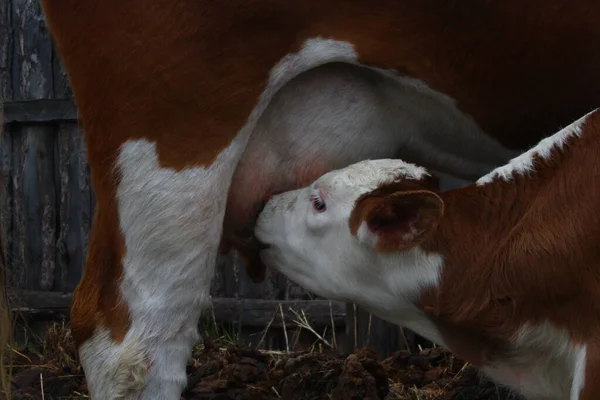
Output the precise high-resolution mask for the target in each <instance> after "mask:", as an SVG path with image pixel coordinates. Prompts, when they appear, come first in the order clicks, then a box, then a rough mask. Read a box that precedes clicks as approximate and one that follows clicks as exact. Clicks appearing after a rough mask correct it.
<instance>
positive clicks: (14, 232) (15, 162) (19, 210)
mask: <svg viewBox="0 0 600 400" xmlns="http://www.w3.org/2000/svg"><path fill="white" fill-rule="evenodd" d="M10 139H11V142H12V146H11V147H12V148H11V154H10V162H11V167H10V169H11V171H12V174H11V175H10V178H11V185H12V196H11V198H10V200H9V201H10V204H11V206H10V209H11V214H10V216H11V223H10V226H11V230H10V231H7V235H8V236H9V237H10V238H11V245H10V247H9V248H8V249H7V250H8V252H9V254H8V264H7V270H8V271H9V284H10V286H12V287H15V288H22V287H24V286H25V270H26V264H25V215H24V212H23V210H24V203H23V199H24V197H25V193H24V191H23V166H24V164H25V162H24V158H25V154H26V152H27V141H26V140H25V137H24V136H23V135H21V131H20V129H18V128H17V127H12V130H11V132H10Z"/></svg>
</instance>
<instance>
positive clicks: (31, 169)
mask: <svg viewBox="0 0 600 400" xmlns="http://www.w3.org/2000/svg"><path fill="white" fill-rule="evenodd" d="M21 135H23V136H24V138H25V143H26V150H25V151H26V153H25V157H24V165H23V176H22V177H23V197H22V199H21V201H22V202H23V212H24V216H25V218H24V223H25V227H24V230H25V254H24V256H25V257H24V262H25V265H27V266H28V269H27V271H26V286H25V287H27V288H29V289H41V290H51V289H52V287H53V285H54V279H55V277H54V273H55V266H56V261H55V254H56V210H57V207H56V206H57V194H56V188H55V185H56V183H55V181H54V144H55V140H54V139H55V135H54V130H53V129H52V128H48V127H46V126H27V127H23V129H22V130H21ZM15 200H17V199H15Z"/></svg>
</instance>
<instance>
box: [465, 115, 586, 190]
mask: <svg viewBox="0 0 600 400" xmlns="http://www.w3.org/2000/svg"><path fill="white" fill-rule="evenodd" d="M595 111H596V110H594V111H591V112H589V113H588V114H586V115H584V116H583V117H581V118H579V119H578V120H576V121H574V122H573V123H571V124H570V125H568V126H566V127H565V128H563V129H561V130H560V131H558V132H557V133H555V134H554V135H552V136H549V137H547V138H545V139H542V140H541V141H540V142H539V143H538V145H537V146H535V147H533V148H531V149H530V150H528V151H526V152H524V153H522V154H521V155H519V156H518V157H515V158H513V159H512V160H511V161H510V162H509V163H508V164H506V165H504V166H502V167H499V168H496V169H495V170H493V171H492V172H490V173H489V174H487V175H485V176H483V177H481V178H479V179H478V180H477V185H486V184H488V183H491V182H493V181H494V180H496V179H501V180H504V181H510V180H511V179H512V178H513V177H514V176H515V175H526V174H528V173H529V172H531V171H532V170H533V159H534V157H535V156H538V157H541V158H543V159H547V158H548V157H550V154H551V152H552V150H554V149H558V150H562V149H563V147H564V146H565V144H566V143H567V141H568V140H569V139H571V138H573V137H579V136H580V135H581V128H582V126H583V124H584V122H585V120H586V119H587V118H588V116H589V115H590V114H592V113H594V112H595Z"/></svg>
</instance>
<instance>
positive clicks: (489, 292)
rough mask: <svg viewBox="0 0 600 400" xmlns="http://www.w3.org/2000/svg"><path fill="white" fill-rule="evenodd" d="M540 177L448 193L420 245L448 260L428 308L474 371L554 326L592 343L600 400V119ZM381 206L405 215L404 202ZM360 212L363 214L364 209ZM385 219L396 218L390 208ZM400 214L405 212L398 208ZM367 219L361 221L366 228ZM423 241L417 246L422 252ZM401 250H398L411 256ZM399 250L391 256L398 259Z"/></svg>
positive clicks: (590, 382)
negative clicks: (522, 338) (533, 331)
mask: <svg viewBox="0 0 600 400" xmlns="http://www.w3.org/2000/svg"><path fill="white" fill-rule="evenodd" d="M534 160H535V161H534V172H532V173H531V174H529V175H519V174H516V175H515V177H514V179H513V181H511V182H506V181H502V180H496V181H495V182H493V183H491V184H487V185H484V186H476V185H473V186H469V187H466V188H462V189H458V190H453V191H449V192H444V193H441V194H440V197H441V199H442V200H443V203H444V206H445V214H444V216H443V217H442V218H441V219H440V220H439V226H437V228H436V225H437V224H431V225H430V226H431V228H430V229H431V230H430V231H429V232H428V233H429V235H430V236H429V237H428V239H426V240H425V241H424V243H422V244H421V246H422V247H423V248H424V249H425V250H426V251H428V252H434V253H439V254H441V255H442V256H443V259H444V268H443V271H442V275H441V281H440V284H439V286H437V287H434V288H429V289H428V290H427V291H426V292H425V293H424V295H423V297H422V300H421V307H422V308H423V309H424V310H425V312H426V313H427V314H428V315H429V316H430V317H431V319H432V320H433V321H434V323H436V324H437V325H438V327H439V329H440V331H441V332H442V335H443V336H444V338H445V340H446V342H447V344H448V346H449V347H450V348H452V349H453V350H454V351H455V353H457V355H459V356H461V357H464V358H466V359H468V360H469V361H471V362H472V363H474V364H479V365H481V364H483V363H485V362H486V361H490V360H492V359H497V358H502V357H503V356H504V355H505V354H506V352H507V351H508V347H507V346H508V344H509V342H510V340H511V339H512V338H513V337H514V335H515V334H516V333H517V332H518V330H519V329H520V328H521V327H522V326H523V325H524V324H525V323H529V324H531V325H533V326H536V325H540V324H542V323H544V322H545V321H549V322H550V323H552V324H553V325H554V326H555V327H556V328H559V329H565V330H566V331H567V332H568V333H569V335H570V339H571V340H572V341H573V342H575V343H586V344H587V345H588V348H589V349H590V351H589V352H588V354H587V357H588V365H587V370H586V386H585V395H583V396H582V397H581V398H582V399H591V398H596V397H595V396H597V393H600V379H599V378H600V335H599V333H598V332H600V251H599V250H598V243H600V213H598V205H600V185H599V184H598V182H600V111H597V112H595V113H594V114H592V115H591V116H590V117H589V118H588V119H587V120H586V122H585V123H584V126H583V128H582V136H581V138H577V137H571V138H570V139H569V140H568V141H567V145H566V146H565V148H564V150H563V151H561V150H558V149H556V148H555V149H553V150H552V152H551V156H550V158H549V159H547V160H544V159H542V158H540V157H539V156H536V157H535V158H534ZM399 190H400V192H394V193H392V194H390V193H389V192H388V193H387V196H386V197H381V198H379V199H377V201H378V202H379V203H380V204H381V203H385V204H386V206H388V207H396V208H397V209H398V208H400V209H401V208H403V207H405V204H401V203H398V202H397V200H396V198H397V196H398V195H413V194H414V193H418V191H415V190H414V189H406V188H404V189H402V188H399ZM368 200H369V197H364V198H363V199H362V200H361V201H359V202H358V203H357V205H356V209H357V210H360V209H361V204H360V203H361V202H366V201H368ZM379 210H382V211H381V212H382V214H381V215H380V216H381V217H382V218H383V217H387V216H389V215H393V213H392V214H390V212H389V211H388V210H387V209H386V208H379ZM395 212H399V210H396V211H395ZM361 222H362V221H358V222H354V225H356V223H358V224H360V223H361ZM418 242H419V241H418V240H417V241H415V242H414V243H412V244H413V245H415V244H418ZM406 247H407V246H406V244H403V245H402V246H397V251H402V250H404V249H405V248H406ZM389 250H390V249H386V251H389Z"/></svg>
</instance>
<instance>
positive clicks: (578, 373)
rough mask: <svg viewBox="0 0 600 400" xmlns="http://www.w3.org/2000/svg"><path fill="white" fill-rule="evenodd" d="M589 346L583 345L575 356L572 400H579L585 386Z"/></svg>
mask: <svg viewBox="0 0 600 400" xmlns="http://www.w3.org/2000/svg"><path fill="white" fill-rule="evenodd" d="M586 355H587V346H585V345H584V346H581V347H580V348H579V349H578V350H577V355H576V356H575V370H574V371H573V384H572V386H571V400H579V394H580V393H581V391H582V390H583V388H584V387H585V369H586V368H585V367H586V362H587V357H586Z"/></svg>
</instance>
